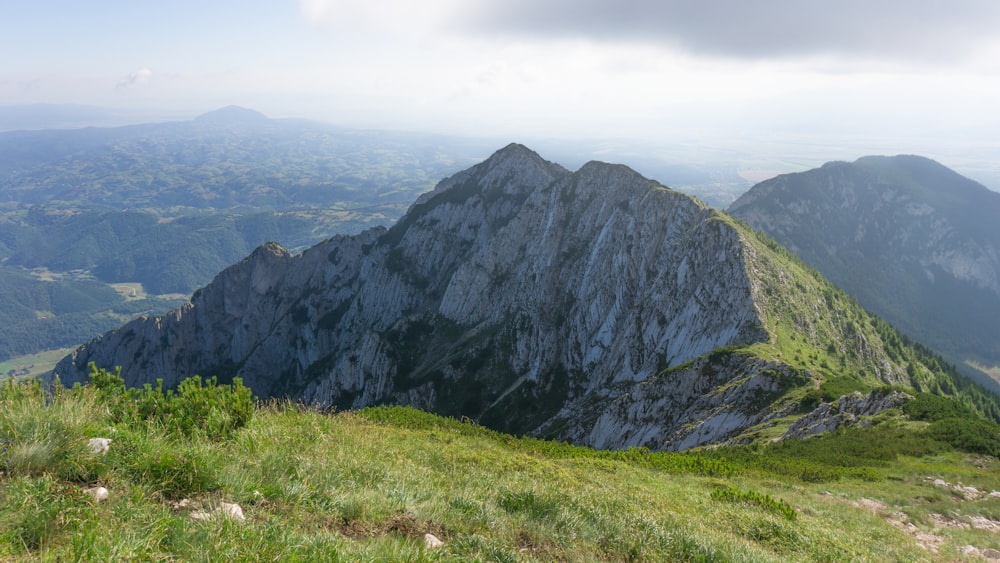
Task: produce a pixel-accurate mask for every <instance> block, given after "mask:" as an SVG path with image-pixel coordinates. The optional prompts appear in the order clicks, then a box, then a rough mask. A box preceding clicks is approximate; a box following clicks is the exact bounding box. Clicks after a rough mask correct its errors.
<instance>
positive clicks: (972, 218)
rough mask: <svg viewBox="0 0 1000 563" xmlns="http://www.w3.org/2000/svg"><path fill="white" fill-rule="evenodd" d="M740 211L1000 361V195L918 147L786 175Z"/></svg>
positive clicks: (955, 353)
mask: <svg viewBox="0 0 1000 563" xmlns="http://www.w3.org/2000/svg"><path fill="white" fill-rule="evenodd" d="M729 212H730V213H731V214H732V215H733V216H735V217H737V218H739V219H742V220H743V221H746V222H747V223H749V224H750V225H751V226H753V227H754V228H756V229H760V230H762V231H764V232H766V233H767V234H769V235H771V236H773V237H774V238H775V239H776V240H777V241H778V242H780V243H781V244H783V245H785V246H787V247H788V248H789V249H791V250H792V251H794V252H795V253H796V254H798V255H799V256H800V257H801V258H802V259H803V260H804V261H805V262H806V263H807V264H809V265H811V266H813V267H815V268H816V269H818V270H819V271H820V272H821V273H822V274H823V275H825V276H826V277H828V278H829V279H830V280H831V281H833V282H834V283H835V284H837V285H838V286H840V287H843V288H844V289H845V290H847V291H848V293H851V294H852V295H855V296H856V297H857V299H858V300H859V302H860V303H861V304H862V305H863V306H865V307H867V308H869V309H870V310H872V311H873V312H875V313H876V314H878V315H880V316H882V317H884V318H885V319H887V320H888V321H889V322H891V323H892V324H894V325H896V326H897V327H899V328H900V330H902V331H903V332H904V333H907V334H909V335H911V336H913V337H914V338H916V339H917V340H920V341H922V342H925V343H926V344H928V345H930V346H931V347H932V348H935V349H936V350H938V351H940V352H941V353H943V354H945V355H946V356H948V357H949V358H952V359H954V360H958V361H960V362H961V361H965V360H972V361H975V362H978V363H982V364H986V365H988V366H993V365H1000V194H998V193H995V192H991V191H989V190H988V189H986V188H985V187H983V186H981V185H979V184H977V183H975V182H973V181H972V180H969V179H967V178H964V177H962V176H960V175H959V174H957V173H955V172H953V171H951V170H949V169H948V168H945V167H944V166H942V165H940V164H938V163H936V162H934V161H932V160H928V159H926V158H921V157H917V156H895V157H865V158H861V159H859V160H857V161H855V162H853V163H847V162H832V163H829V164H826V165H825V166H823V167H822V168H819V169H816V170H811V171H808V172H803V173H800V174H788V175H784V176H778V177H777V178H774V179H772V180H768V181H766V182H762V183H760V184H758V185H756V186H754V187H753V188H752V189H751V190H750V191H749V192H747V193H746V194H745V195H744V196H742V197H741V198H740V199H738V200H737V201H736V202H735V203H734V204H733V205H732V206H731V207H730V208H729Z"/></svg>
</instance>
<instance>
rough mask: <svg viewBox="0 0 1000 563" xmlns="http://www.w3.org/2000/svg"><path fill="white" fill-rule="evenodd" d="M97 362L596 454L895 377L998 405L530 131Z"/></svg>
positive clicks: (77, 374)
mask: <svg viewBox="0 0 1000 563" xmlns="http://www.w3.org/2000/svg"><path fill="white" fill-rule="evenodd" d="M90 362H93V363H95V364H97V365H98V366H99V367H109V368H110V367H114V366H121V367H122V373H123V375H124V376H125V377H126V381H127V383H128V384H129V385H141V384H143V383H146V382H152V381H153V380H155V379H156V378H162V379H163V380H164V383H165V384H166V385H168V386H169V385H174V384H176V383H177V382H178V381H179V380H181V379H183V378H185V377H187V376H190V375H193V374H203V375H217V376H219V377H220V379H222V380H227V379H230V378H233V377H240V378H242V379H243V381H244V383H245V384H247V385H248V386H249V387H251V388H252V389H253V390H254V392H255V393H257V394H258V395H260V396H262V397H273V396H288V397H292V398H295V399H298V400H301V401H304V402H307V403H317V404H321V405H332V406H336V407H338V408H358V407H362V406H366V405H377V404H405V405H411V406H415V407H419V408H422V409H426V410H429V411H433V412H436V413H439V414H444V415H449V416H456V417H457V416H466V417H470V418H472V419H475V420H477V421H479V422H480V423H482V424H484V425H488V426H491V427H493V428H497V429H500V430H503V431H508V432H513V433H519V434H520V433H525V434H532V435H538V436H544V437H551V438H559V439H565V440H570V441H572V442H574V443H578V444H588V445H592V446H596V447H602V448H623V447H629V446H646V447H650V448H653V449H686V448H689V447H694V446H698V445H702V444H709V443H717V442H721V441H726V440H733V439H748V438H749V437H752V436H753V435H754V433H756V432H759V431H760V430H761V429H763V428H765V427H767V426H768V425H772V424H775V423H777V422H778V419H779V418H783V417H784V419H787V418H788V415H792V414H798V413H801V412H804V411H805V410H808V408H809V407H810V406H811V405H813V404H815V402H816V401H817V400H819V399H823V398H835V397H836V396H839V394H842V393H846V392H849V391H852V390H868V389H874V388H877V387H882V386H887V385H894V386H900V387H903V388H910V389H917V390H924V391H932V392H938V393H944V394H949V395H954V396H957V397H958V398H959V399H960V400H961V401H963V402H965V403H967V404H969V405H972V406H975V407H976V408H978V409H979V410H980V411H981V412H982V411H987V413H988V414H991V415H993V416H994V417H996V416H998V412H997V410H996V404H995V403H991V402H990V401H989V399H986V398H985V396H984V395H983V394H982V392H981V391H980V390H979V389H978V388H975V387H972V386H970V385H968V384H966V383H964V382H963V380H961V379H960V378H956V377H955V376H954V374H952V373H948V372H947V371H946V370H945V369H943V368H942V366H941V365H939V363H938V361H937V360H936V359H935V358H934V357H932V356H930V355H928V354H926V353H924V352H922V351H920V350H917V349H914V348H912V347H910V346H908V345H907V344H906V343H905V342H903V341H902V339H901V338H900V337H899V335H897V334H896V333H895V331H894V330H892V329H891V328H890V327H889V326H888V325H887V324H886V323H884V322H882V321H880V320H879V319H877V318H874V317H871V316H870V315H868V314H867V313H865V312H864V311H863V310H862V309H861V308H860V307H859V306H858V305H857V304H856V303H855V302H854V301H853V300H852V299H850V298H848V297H847V296H846V295H845V294H844V293H843V292H840V291H839V290H837V289H835V288H834V287H833V286H831V285H830V284H829V283H828V282H826V281H825V280H824V279H822V278H821V277H820V276H819V275H818V274H817V273H816V272H815V271H813V270H810V269H809V268H807V267H805V266H804V265H803V264H802V263H801V262H799V261H798V260H797V259H796V258H794V257H793V256H792V255H791V254H789V253H788V252H787V251H785V250H784V248H782V247H780V246H778V245H777V244H776V243H774V241H773V240H770V239H766V238H763V237H761V236H760V235H758V234H756V233H754V232H753V231H751V230H750V229H748V228H746V227H744V226H742V225H741V224H738V223H737V222H736V221H734V220H732V219H731V218H730V217H729V216H728V215H726V214H725V213H722V212H719V211H717V210H714V209H711V208H709V207H707V206H705V205H703V204H701V203H700V202H698V201H697V200H694V199H692V198H690V197H688V196H686V195H683V194H681V193H678V192H675V191H672V190H670V189H668V188H666V187H664V186H662V185H660V184H658V183H657V182H654V181H651V180H648V179H646V178H643V177H642V176H640V175H639V174H637V173H636V172H634V171H632V170H631V169H629V168H627V167H625V166H620V165H611V164H604V163H599V162H591V163H588V164H585V165H584V166H582V167H581V168H580V169H579V170H577V171H576V172H570V171H568V170H566V169H564V168H562V167H561V166H559V165H557V164H554V163H551V162H548V161H545V160H544V159H542V158H541V157H540V156H538V155H537V154H535V153H534V152H532V151H530V150H528V149H527V148H525V147H523V146H520V145H510V146H508V147H506V148H504V149H502V150H500V151H498V152H497V153H495V154H494V155H493V156H492V157H490V158H489V159H488V160H486V161H485V162H482V163H480V164H478V165H476V166H473V167H472V168H470V169H468V170H465V171H463V172H460V173H458V174H455V175H453V176H451V177H449V178H447V179H445V180H443V181H442V182H440V183H439V184H438V185H437V187H436V188H435V189H434V190H433V191H432V192H429V193H426V194H424V195H423V196H421V197H420V198H419V199H418V200H417V201H416V203H414V204H413V205H412V206H411V207H410V209H409V211H408V212H407V213H406V214H405V215H404V216H403V217H402V219H400V220H399V222H397V223H396V224H395V225H394V226H392V227H391V228H389V229H385V228H375V229H370V230H368V231H365V232H363V233H361V234H358V235H353V236H346V235H344V236H336V237H334V238H331V239H329V240H327V241H325V242H322V243H320V244H318V245H316V246H314V247H312V248H310V249H308V250H306V251H305V252H303V253H302V254H299V255H294V256H293V255H291V254H290V253H289V252H287V251H285V250H284V249H283V248H281V247H280V246H278V245H276V244H268V245H264V246H262V247H260V248H258V249H257V250H256V251H254V253H253V254H251V255H250V256H249V257H247V258H246V259H244V260H243V261H241V262H240V263H238V264H235V265H233V266H231V267H230V268H228V269H226V270H225V271H223V272H222V273H221V274H219V275H218V276H217V277H216V278H215V280H214V281H213V282H212V283H211V284H209V285H208V286H206V287H205V288H203V289H202V290H199V291H198V292H196V293H195V295H194V297H193V298H192V301H191V303H190V304H187V305H185V306H184V307H182V308H180V309H178V310H176V311H173V312H171V313H169V314H167V315H164V316H161V317H146V318H141V319H137V320H135V321H132V322H130V323H128V324H126V325H125V326H123V327H122V328H120V329H118V330H116V331H113V332H110V333H108V334H105V335H104V336H102V337H100V338H98V339H96V340H94V341H92V342H90V343H88V344H86V345H85V346H83V347H81V348H79V349H77V350H76V351H75V352H74V353H73V354H72V355H71V356H69V357H67V358H65V359H64V360H63V361H62V362H61V363H60V364H59V365H58V366H57V368H56V370H55V373H56V374H57V375H58V376H59V377H60V378H61V380H62V381H63V382H64V383H73V382H75V381H84V380H86V378H87V374H88V369H87V366H88V364H89V363H90ZM990 409H993V410H990ZM784 423H785V424H787V420H786V421H785V422H784Z"/></svg>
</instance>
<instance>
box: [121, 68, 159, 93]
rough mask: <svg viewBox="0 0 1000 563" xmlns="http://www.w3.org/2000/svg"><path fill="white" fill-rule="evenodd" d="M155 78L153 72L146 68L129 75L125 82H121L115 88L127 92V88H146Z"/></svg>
mask: <svg viewBox="0 0 1000 563" xmlns="http://www.w3.org/2000/svg"><path fill="white" fill-rule="evenodd" d="M151 78H153V71H151V70H149V69H148V68H146V67H142V68H140V69H139V70H136V71H134V72H130V73H128V76H126V77H125V79H124V80H122V81H121V82H119V83H118V84H117V85H116V86H115V88H116V89H118V90H125V89H127V88H132V87H135V86H144V85H146V84H149V80H150V79H151Z"/></svg>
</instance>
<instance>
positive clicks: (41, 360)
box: [0, 348, 73, 380]
mask: <svg viewBox="0 0 1000 563" xmlns="http://www.w3.org/2000/svg"><path fill="white" fill-rule="evenodd" d="M72 351H73V348H58V349H55V350H46V351H44V352H39V353H37V354H30V355H27V356H18V357H16V358H11V359H9V360H6V361H3V362H0V380H2V379H4V378H6V377H38V376H40V375H42V374H44V373H46V372H49V371H52V368H54V367H56V364H57V363H59V360H61V359H63V358H64V357H66V355H67V354H69V353H70V352H72Z"/></svg>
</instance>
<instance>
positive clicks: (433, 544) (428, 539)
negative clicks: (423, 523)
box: [424, 534, 444, 549]
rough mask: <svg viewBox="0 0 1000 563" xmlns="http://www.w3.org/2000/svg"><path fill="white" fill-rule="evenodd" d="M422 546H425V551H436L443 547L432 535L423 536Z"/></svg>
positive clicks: (441, 542)
mask: <svg viewBox="0 0 1000 563" xmlns="http://www.w3.org/2000/svg"><path fill="white" fill-rule="evenodd" d="M424 545H425V546H427V549H437V548H439V547H441V546H443V545H444V542H443V541H441V540H439V539H438V537H437V536H435V535H434V534H424Z"/></svg>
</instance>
